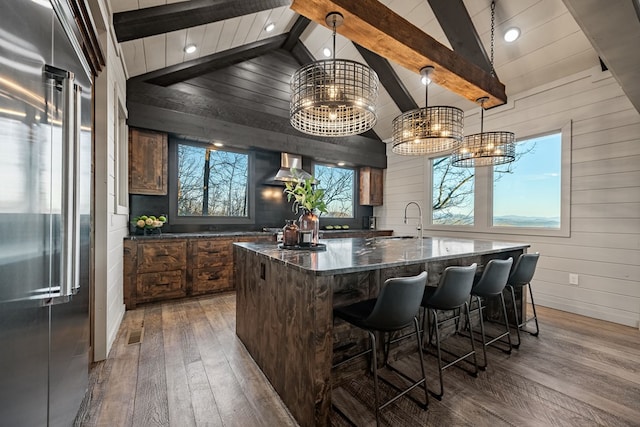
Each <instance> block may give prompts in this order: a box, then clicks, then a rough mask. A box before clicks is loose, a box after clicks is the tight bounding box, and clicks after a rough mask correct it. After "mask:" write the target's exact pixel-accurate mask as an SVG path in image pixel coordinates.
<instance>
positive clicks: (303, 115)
mask: <svg viewBox="0 0 640 427" xmlns="http://www.w3.org/2000/svg"><path fill="white" fill-rule="evenodd" d="M343 21H344V17H343V16H342V15H341V14H340V13H337V12H332V13H329V14H328V15H327V16H326V18H325V22H326V23H327V25H328V26H329V27H331V28H333V49H332V53H333V58H332V59H325V60H319V61H314V62H312V63H310V64H307V65H305V66H302V67H301V68H299V69H298V70H297V71H296V72H295V73H294V74H293V76H292V77H291V104H290V115H291V126H293V127H294V128H295V129H297V130H299V131H300V132H304V133H306V134H309V135H316V136H327V137H338V136H349V135H358V134H361V133H363V132H366V131H368V130H369V129H371V128H372V127H373V126H374V125H375V123H376V119H377V117H376V101H377V100H378V86H379V83H378V75H377V74H376V72H375V71H373V70H372V69H371V68H370V67H368V66H366V65H363V64H361V63H359V62H355V61H349V60H340V59H335V52H336V27H338V26H340V25H341V24H342V23H343Z"/></svg>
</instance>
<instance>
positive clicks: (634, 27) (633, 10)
mask: <svg viewBox="0 0 640 427" xmlns="http://www.w3.org/2000/svg"><path fill="white" fill-rule="evenodd" d="M563 2H564V4H565V6H567V9H569V12H570V13H571V15H572V16H573V18H574V19H575V20H576V22H577V23H578V25H579V26H580V28H581V29H582V31H583V32H584V35H585V36H586V37H587V38H588V39H589V41H590V42H591V44H592V45H593V48H594V49H595V51H596V52H597V53H598V56H599V57H600V58H602V61H603V62H604V63H605V64H606V66H607V68H608V69H609V71H611V74H613V76H614V77H615V79H616V80H617V81H618V83H619V84H620V86H621V87H622V90H623V91H624V93H625V95H627V97H628V98H629V100H630V101H631V103H632V104H633V106H634V107H635V109H636V110H637V111H639V112H640V83H639V82H640V67H638V45H640V12H639V10H640V6H638V1H637V0H634V1H624V2H622V1H621V2H613V3H611V7H607V10H606V13H603V12H602V4H603V3H602V2H600V1H598V0H563ZM633 52H636V53H633Z"/></svg>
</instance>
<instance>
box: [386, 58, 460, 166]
mask: <svg viewBox="0 0 640 427" xmlns="http://www.w3.org/2000/svg"><path fill="white" fill-rule="evenodd" d="M433 71H434V68H433V67H432V66H427V67H424V68H423V69H421V70H420V75H421V76H422V83H423V84H424V85H425V101H424V108H418V109H415V110H410V111H407V112H405V113H402V114H400V115H399V116H398V117H396V118H395V119H393V132H392V134H391V141H392V143H393V145H392V147H391V151H393V152H394V153H396V154H402V155H424V154H436V153H445V152H446V153H449V152H451V150H453V149H454V148H455V147H456V146H457V145H458V144H460V142H461V141H462V136H463V118H464V113H463V111H462V110H461V109H459V108H455V107H446V106H436V107H429V106H428V104H429V103H428V101H429V99H428V98H429V84H430V83H431V75H432V74H433Z"/></svg>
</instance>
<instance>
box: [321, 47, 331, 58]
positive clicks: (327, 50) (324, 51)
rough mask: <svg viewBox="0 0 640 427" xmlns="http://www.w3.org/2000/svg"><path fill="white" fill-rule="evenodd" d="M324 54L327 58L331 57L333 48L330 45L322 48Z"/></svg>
mask: <svg viewBox="0 0 640 427" xmlns="http://www.w3.org/2000/svg"><path fill="white" fill-rule="evenodd" d="M322 54H323V55H324V56H325V57H327V58H328V57H330V56H331V49H329V48H328V47H325V48H324V49H322Z"/></svg>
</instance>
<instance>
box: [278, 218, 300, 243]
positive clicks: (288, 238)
mask: <svg viewBox="0 0 640 427" xmlns="http://www.w3.org/2000/svg"><path fill="white" fill-rule="evenodd" d="M286 222H287V224H286V225H285V226H284V227H282V232H283V238H282V243H283V244H284V245H285V246H295V245H297V244H298V226H297V225H296V220H295V219H288V220H286Z"/></svg>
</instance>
